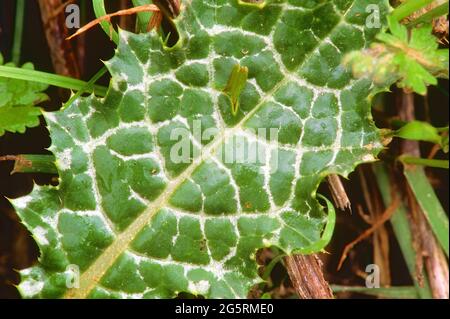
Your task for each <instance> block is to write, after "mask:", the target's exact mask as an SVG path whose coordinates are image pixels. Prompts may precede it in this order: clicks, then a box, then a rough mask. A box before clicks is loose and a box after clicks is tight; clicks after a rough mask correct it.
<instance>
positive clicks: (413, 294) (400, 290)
mask: <svg viewBox="0 0 450 319" xmlns="http://www.w3.org/2000/svg"><path fill="white" fill-rule="evenodd" d="M331 289H332V290H333V292H335V293H336V292H357V293H361V294H365V295H370V296H377V297H381V298H393V299H417V298H418V295H417V291H416V288H415V287H408V286H406V287H380V288H366V287H352V286H339V285H331Z"/></svg>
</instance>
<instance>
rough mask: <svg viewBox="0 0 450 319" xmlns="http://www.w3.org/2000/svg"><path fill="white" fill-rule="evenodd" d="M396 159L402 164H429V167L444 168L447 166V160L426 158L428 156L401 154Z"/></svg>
mask: <svg viewBox="0 0 450 319" xmlns="http://www.w3.org/2000/svg"><path fill="white" fill-rule="evenodd" d="M398 159H399V161H400V162H402V163H403V164H413V165H422V166H429V167H435V168H446V169H448V168H449V166H448V161H447V160H437V159H428V158H420V157H415V156H407V155H402V156H400V157H399V158H398Z"/></svg>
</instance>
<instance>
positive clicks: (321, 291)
mask: <svg viewBox="0 0 450 319" xmlns="http://www.w3.org/2000/svg"><path fill="white" fill-rule="evenodd" d="M284 261H285V265H286V268H287V271H288V274H289V277H290V278H291V281H292V285H293V286H294V289H295V291H296V292H297V294H298V296H299V298H301V299H332V298H333V292H332V291H331V288H330V286H329V285H328V282H327V281H326V280H325V278H324V276H323V272H322V262H321V261H320V259H319V257H317V255H315V254H314V255H293V256H287V257H285V259H284Z"/></svg>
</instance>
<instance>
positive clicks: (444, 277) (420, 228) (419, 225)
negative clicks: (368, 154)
mask: <svg viewBox="0 0 450 319" xmlns="http://www.w3.org/2000/svg"><path fill="white" fill-rule="evenodd" d="M401 98H402V100H401V108H400V110H399V117H400V120H403V121H412V120H414V119H415V114H414V95H413V94H412V93H406V92H403V93H402V95H401ZM401 153H402V154H408V155H412V156H416V157H420V148H419V143H418V142H416V141H408V140H405V141H403V142H402V145H401ZM411 168H412V169H413V167H411ZM411 168H408V167H405V169H411ZM407 187H408V189H407V193H406V194H407V196H408V202H409V206H410V209H411V216H412V220H411V221H412V224H413V225H412V227H413V229H414V230H416V231H415V232H414V233H415V234H417V236H416V238H415V241H416V242H415V248H416V249H417V250H418V251H417V256H418V258H420V259H419V260H418V261H417V268H418V271H417V273H421V268H422V265H423V262H424V264H425V267H426V269H427V274H428V277H429V281H430V286H431V291H432V295H433V298H437V299H448V298H449V271H448V261H447V259H446V257H445V255H444V253H443V251H442V249H441V247H440V246H439V245H438V243H437V241H436V238H435V237H434V234H433V232H432V230H431V228H430V226H429V224H428V221H427V220H426V217H425V215H424V213H423V212H422V210H421V208H420V206H419V205H418V204H417V202H416V199H415V197H414V196H413V195H412V192H411V191H410V189H409V186H407ZM422 258H423V259H422Z"/></svg>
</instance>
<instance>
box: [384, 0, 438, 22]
mask: <svg viewBox="0 0 450 319" xmlns="http://www.w3.org/2000/svg"><path fill="white" fill-rule="evenodd" d="M433 1H434V0H408V1H406V2H404V3H403V4H401V5H399V6H398V7H397V8H395V9H394V11H392V13H391V16H392V17H393V18H395V19H396V20H397V21H400V20H402V19H404V18H406V17H408V16H410V15H411V14H413V13H414V12H416V11H417V10H420V9H421V8H423V7H425V6H426V5H428V4H430V3H432V2H433Z"/></svg>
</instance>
